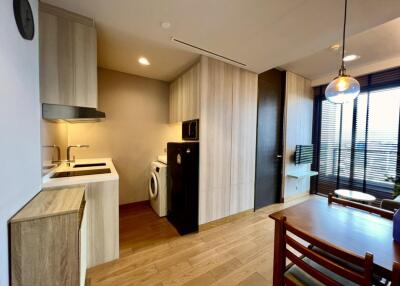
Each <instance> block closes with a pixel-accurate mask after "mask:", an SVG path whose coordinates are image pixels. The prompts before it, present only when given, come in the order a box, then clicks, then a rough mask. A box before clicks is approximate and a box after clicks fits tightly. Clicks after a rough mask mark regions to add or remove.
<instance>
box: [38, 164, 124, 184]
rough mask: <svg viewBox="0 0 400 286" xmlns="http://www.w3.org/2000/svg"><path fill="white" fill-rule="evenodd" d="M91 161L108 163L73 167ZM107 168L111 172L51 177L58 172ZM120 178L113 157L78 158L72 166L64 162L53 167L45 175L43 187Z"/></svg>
mask: <svg viewBox="0 0 400 286" xmlns="http://www.w3.org/2000/svg"><path fill="white" fill-rule="evenodd" d="M90 163H106V165H105V166H96V167H81V168H74V167H73V166H74V165H76V164H90ZM107 168H108V169H110V170H111V173H107V174H96V175H87V176H76V177H64V178H50V177H51V176H52V175H53V174H54V173H56V172H70V171H84V170H96V169H107ZM118 179H119V176H118V173H117V170H116V169H115V167H114V164H113V162H112V159H111V158H96V159H77V160H76V161H75V163H71V166H70V167H69V166H67V164H66V163H65V162H63V163H62V164H61V165H60V166H58V167H56V168H54V169H52V170H51V171H50V172H49V173H47V174H46V175H45V176H43V178H42V187H43V188H52V187H61V186H71V185H80V184H88V183H96V182H104V181H113V180H118Z"/></svg>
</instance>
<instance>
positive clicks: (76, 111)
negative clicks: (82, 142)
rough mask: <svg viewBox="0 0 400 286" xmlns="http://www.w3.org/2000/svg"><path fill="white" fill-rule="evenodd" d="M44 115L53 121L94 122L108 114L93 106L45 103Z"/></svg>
mask: <svg viewBox="0 0 400 286" xmlns="http://www.w3.org/2000/svg"><path fill="white" fill-rule="evenodd" d="M42 117H43V119H47V120H52V121H58V120H64V121H68V122H94V121H100V120H101V119H104V118H106V114H105V113H104V112H101V111H98V110H97V109H96V108H91V107H80V106H69V105H60V104H47V103H43V105H42Z"/></svg>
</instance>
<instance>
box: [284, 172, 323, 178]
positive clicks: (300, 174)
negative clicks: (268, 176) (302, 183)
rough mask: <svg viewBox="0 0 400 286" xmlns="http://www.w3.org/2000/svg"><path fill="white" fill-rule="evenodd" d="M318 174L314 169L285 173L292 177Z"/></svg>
mask: <svg viewBox="0 0 400 286" xmlns="http://www.w3.org/2000/svg"><path fill="white" fill-rule="evenodd" d="M316 175H318V172H316V171H291V172H289V173H288V174H287V176H288V177H292V178H296V179H299V178H304V177H312V176H316Z"/></svg>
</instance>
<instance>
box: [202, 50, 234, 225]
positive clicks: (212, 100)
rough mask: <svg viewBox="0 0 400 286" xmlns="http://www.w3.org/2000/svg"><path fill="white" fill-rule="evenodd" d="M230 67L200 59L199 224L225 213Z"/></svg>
mask: <svg viewBox="0 0 400 286" xmlns="http://www.w3.org/2000/svg"><path fill="white" fill-rule="evenodd" d="M232 83H233V66H231V65H228V64H226V63H223V62H221V61H218V60H214V59H211V58H207V57H202V60H201V87H200V89H201V102H200V106H201V107H200V194H199V196H200V200H199V201H200V205H199V212H200V213H199V220H200V224H203V223H206V222H209V221H213V220H216V219H219V218H222V217H226V216H228V215H229V208H230V191H231V190H230V184H231V174H230V173H231V166H230V163H231V135H232V133H231V130H232V124H231V121H232V87H233V84H232Z"/></svg>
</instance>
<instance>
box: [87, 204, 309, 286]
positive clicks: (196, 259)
mask: <svg viewBox="0 0 400 286" xmlns="http://www.w3.org/2000/svg"><path fill="white" fill-rule="evenodd" d="M303 200H304V199H299V200H296V201H293V202H290V203H286V204H276V205H272V206H269V207H266V208H263V209H261V210H258V211H256V212H254V213H253V212H250V213H249V212H247V213H245V214H243V215H241V216H238V217H236V218H235V219H233V220H231V221H228V222H224V223H221V224H218V223H217V224H213V226H212V227H207V228H203V229H205V230H202V231H200V232H199V233H196V234H191V235H186V236H183V237H181V236H178V234H177V233H176V231H175V230H174V229H173V228H172V227H171V226H170V225H169V224H168V222H167V221H166V220H165V219H158V218H157V217H156V216H155V214H154V213H152V210H151V209H150V208H149V207H148V206H146V205H143V204H142V205H140V204H139V205H136V206H134V207H133V208H132V207H131V208H130V207H128V208H124V207H122V208H121V211H120V214H121V217H120V228H121V230H120V242H121V246H120V248H121V258H120V259H118V260H116V261H113V262H110V263H106V264H103V265H99V266H97V267H94V268H91V269H89V270H88V272H87V280H86V283H87V285H89V286H94V285H120V286H123V285H157V286H167V285H201V286H205V285H227V286H230V285H248V286H252V285H272V261H273V237H274V234H273V231H274V223H273V221H272V220H271V219H269V218H268V215H269V214H270V213H272V212H274V211H277V210H280V209H282V208H284V207H287V206H290V205H293V204H295V203H299V202H301V201H303Z"/></svg>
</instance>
